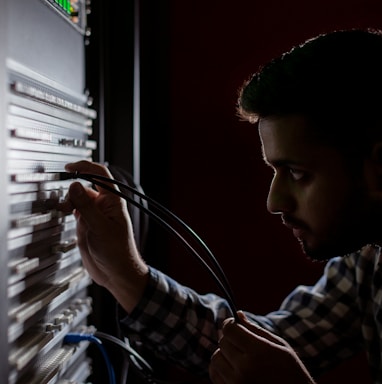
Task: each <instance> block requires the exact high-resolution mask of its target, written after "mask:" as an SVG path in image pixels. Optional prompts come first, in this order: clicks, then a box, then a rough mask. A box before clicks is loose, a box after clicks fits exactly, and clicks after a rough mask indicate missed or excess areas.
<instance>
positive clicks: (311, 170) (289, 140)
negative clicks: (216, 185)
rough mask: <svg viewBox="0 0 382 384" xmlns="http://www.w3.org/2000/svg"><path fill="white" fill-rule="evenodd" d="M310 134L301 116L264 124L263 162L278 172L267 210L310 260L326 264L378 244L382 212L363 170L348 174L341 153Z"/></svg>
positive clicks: (268, 120) (278, 119) (261, 134)
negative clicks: (376, 236) (330, 260)
mask: <svg viewBox="0 0 382 384" xmlns="http://www.w3.org/2000/svg"><path fill="white" fill-rule="evenodd" d="M308 132H309V130H308V125H307V122H306V120H305V119H304V118H303V117H301V116H287V117H282V118H266V119H262V120H260V122H259V134H260V139H261V143H262V150H263V156H264V160H265V162H266V163H267V164H268V165H269V166H270V167H271V168H272V169H273V171H274V175H273V179H272V183H271V185H270V189H269V195H268V200H267V208H268V210H269V211H270V212H271V213H274V214H280V215H281V219H282V221H283V223H284V224H285V225H286V226H287V227H288V228H290V229H291V230H292V232H293V235H294V236H295V237H296V238H297V239H298V240H299V242H300V243H301V246H302V248H303V250H304V252H305V253H306V254H307V255H308V256H310V257H312V258H313V259H317V260H325V259H328V258H330V257H333V256H338V255H344V254H346V253H349V252H353V251H357V250H358V249H359V248H361V247H362V246H363V245H365V244H366V243H368V242H373V241H375V240H376V239H375V238H374V237H375V235H376V233H378V234H379V232H380V228H379V225H377V223H378V221H379V220H378V219H379V218H380V217H381V209H380V207H377V206H376V204H375V203H374V202H373V201H372V199H369V198H368V195H369V193H368V190H367V188H366V185H367V184H366V183H365V182H364V177H363V168H362V167H360V168H359V170H356V169H354V170H353V171H352V170H350V171H349V165H348V164H347V163H346V162H345V159H344V157H343V155H341V153H340V152H338V151H336V150H335V149H334V148H332V147H329V146H324V145H322V143H319V142H317V141H314V140H313V139H312V138H311V137H310V138H309V136H308V134H307V133H308ZM377 226H378V231H377V230H376V227H377Z"/></svg>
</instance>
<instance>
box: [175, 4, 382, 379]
mask: <svg viewBox="0 0 382 384" xmlns="http://www.w3.org/2000/svg"><path fill="white" fill-rule="evenodd" d="M170 4H171V5H170V13H171V15H170V22H171V24H170V36H169V43H170V55H171V59H170V65H171V67H170V74H171V75H170V76H171V81H170V82H171V84H170V95H171V97H170V103H171V153H170V156H171V161H170V163H171V170H170V175H171V177H170V179H171V180H170V181H171V202H170V207H171V209H172V210H173V211H174V212H175V213H176V214H178V215H179V216H180V217H182V218H183V219H184V220H185V221H186V222H187V223H188V224H189V225H190V226H191V227H192V228H193V229H194V230H195V231H196V232H197V233H198V234H199V235H200V236H201V237H202V238H203V239H204V240H205V241H206V243H207V244H208V245H209V246H210V248H211V249H212V251H213V252H214V254H215V256H216V257H217V258H218V259H219V261H220V263H221V265H222V266H223V268H224V270H225V271H226V274H227V276H228V278H229V280H230V282H231V285H232V287H233V290H234V293H235V296H236V300H237V303H238V306H239V308H242V309H245V310H250V311H253V312H255V313H259V314H263V313H266V312H267V311H270V310H273V309H276V308H277V306H278V305H279V303H280V301H281V300H282V299H283V298H284V297H285V295H286V294H287V293H289V292H290V290H291V289H292V288H293V287H295V286H296V285H297V284H310V283H313V282H314V281H315V280H316V278H317V277H318V276H319V275H320V273H321V270H322V267H323V266H322V265H321V264H313V263H312V262H310V261H308V260H306V258H305V256H304V255H303V254H302V252H301V251H300V248H299V245H298V244H297V242H296V240H295V239H294V238H293V236H292V235H291V234H290V233H289V231H288V230H287V229H285V228H284V227H283V226H282V225H281V223H280V219H279V217H277V216H272V215H270V214H269V213H268V212H267V211H266V207H265V202H266V196H267V191H268V184H269V181H270V177H271V171H270V170H269V169H267V168H266V167H265V165H264V164H263V161H262V159H261V154H260V147H259V141H258V135H257V130H256V129H255V128H254V127H253V126H251V125H250V124H248V123H244V122H240V121H239V120H238V118H237V117H236V116H235V102H236V96H237V89H238V87H239V86H240V85H241V84H242V82H243V81H244V80H245V79H246V78H247V77H248V76H249V75H250V74H251V73H252V72H254V71H256V70H257V69H258V67H259V65H261V64H263V63H265V62H266V61H268V60H269V59H271V58H272V57H274V56H276V55H279V54H280V53H282V52H283V51H285V50H287V49H289V48H290V47H291V46H292V45H294V44H296V43H299V42H301V41H303V40H305V39H306V38H308V37H312V36H314V35H316V34H318V33H321V32H326V31H330V30H333V29H338V28H350V27H382V2H380V1H379V0H358V1H356V0H340V1H338V0H337V1H336V0H320V1H306V0H305V1H303V0H294V1H281V0H267V1H262V2H259V1H256V0H235V1H224V2H223V1H221V0H192V1H187V0H182V1H179V0H173V1H170ZM168 272H169V273H170V274H171V275H172V276H174V277H175V278H177V279H178V280H180V281H182V282H184V283H186V284H189V285H191V286H192V287H194V288H195V289H197V290H200V291H205V290H217V291H218V288H217V286H216V284H215V283H214V282H213V281H212V279H211V278H210V276H209V275H208V274H207V273H206V272H205V271H204V269H202V268H201V267H200V266H199V264H198V263H197V262H196V261H195V260H193V259H192V258H191V257H189V256H188V255H187V254H186V253H185V252H184V251H183V249H180V248H179V247H178V246H177V245H173V247H172V252H171V255H170V259H169V269H168ZM364 375H365V373H364V368H363V364H362V362H359V361H358V360H357V362H356V363H353V364H351V365H350V364H348V365H346V366H345V367H343V368H341V369H338V370H337V371H336V372H335V373H333V374H330V375H328V376H327V377H325V378H322V379H321V381H320V383H339V382H341V383H345V382H346V383H360V382H362V383H363V384H366V383H367V382H368V381H367V379H365V376H364ZM366 375H367V373H366Z"/></svg>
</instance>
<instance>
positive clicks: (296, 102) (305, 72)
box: [238, 29, 382, 145]
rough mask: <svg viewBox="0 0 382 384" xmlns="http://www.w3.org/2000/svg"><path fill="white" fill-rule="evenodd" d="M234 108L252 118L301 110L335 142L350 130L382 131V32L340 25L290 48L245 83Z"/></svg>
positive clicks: (254, 121)
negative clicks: (334, 29) (337, 29)
mask: <svg viewBox="0 0 382 384" xmlns="http://www.w3.org/2000/svg"><path fill="white" fill-rule="evenodd" d="M238 113H239V115H240V116H241V117H242V118H244V119H245V120H248V121H250V122H253V123H256V122H257V121H258V120H259V118H266V117H270V116H274V117H276V116H285V115H289V114H300V115H303V116H306V117H307V118H308V121H309V122H310V123H311V124H312V125H313V126H315V127H316V128H317V127H318V128H319V130H317V131H320V132H319V134H320V135H321V136H323V138H324V139H325V140H329V139H330V140H332V141H333V143H335V144H336V145H338V143H339V142H340V141H343V140H344V139H345V141H348V140H346V137H347V138H348V139H349V140H350V139H351V136H354V135H352V134H351V131H354V130H356V131H357V132H358V135H359V134H360V133H362V134H365V135H364V136H365V138H366V137H367V136H370V139H375V135H376V134H378V135H379V134H381V137H382V130H381V128H380V122H381V120H382V119H381V113H382V32H381V31H379V30H372V29H367V30H359V29H351V30H339V31H334V32H331V33H327V34H322V35H319V36H317V37H314V38H312V39H309V40H307V41H305V42H304V43H303V44H301V45H298V46H296V47H294V48H292V49H291V50H290V51H289V52H286V53H284V54H283V55H282V56H280V57H278V58H276V59H274V60H272V61H271V62H269V63H268V64H267V65H265V66H264V67H263V68H261V69H260V71H259V72H257V73H255V74H254V75H253V76H252V77H251V78H250V79H249V80H248V81H246V82H245V83H244V85H243V87H242V88H241V90H240V94H239V101H238ZM369 128H371V130H370V132H369ZM344 136H346V137H345V138H344ZM354 139H355V140H356V139H357V138H356V136H354V137H353V138H352V140H354ZM365 141H367V139H365Z"/></svg>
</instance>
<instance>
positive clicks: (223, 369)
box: [209, 348, 233, 384]
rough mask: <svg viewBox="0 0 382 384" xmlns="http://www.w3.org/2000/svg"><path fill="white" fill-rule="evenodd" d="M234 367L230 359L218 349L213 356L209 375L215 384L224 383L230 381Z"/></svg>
mask: <svg viewBox="0 0 382 384" xmlns="http://www.w3.org/2000/svg"><path fill="white" fill-rule="evenodd" d="M232 370H233V367H232V365H231V364H230V362H229V360H227V359H226V358H225V356H224V355H223V354H222V353H221V350H220V348H219V349H217V350H216V351H215V352H214V354H213V355H212V357H211V362H210V365H209V375H210V378H211V381H212V382H213V383H214V384H224V383H228V382H230V381H229V380H230V376H231V374H232Z"/></svg>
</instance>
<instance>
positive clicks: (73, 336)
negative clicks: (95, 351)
mask: <svg viewBox="0 0 382 384" xmlns="http://www.w3.org/2000/svg"><path fill="white" fill-rule="evenodd" d="M81 341H90V342H92V343H94V344H96V345H97V346H98V348H99V350H100V351H101V353H102V355H103V357H104V360H105V363H106V366H107V370H108V374H109V382H110V384H117V382H116V380H115V373H114V368H113V365H112V364H111V362H110V359H109V356H108V354H107V352H106V349H105V348H104V346H103V344H102V341H101V340H100V339H99V338H98V337H95V336H94V335H92V334H89V333H68V334H66V335H65V337H64V343H67V344H78V343H79V342H81Z"/></svg>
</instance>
